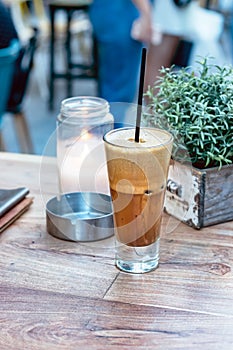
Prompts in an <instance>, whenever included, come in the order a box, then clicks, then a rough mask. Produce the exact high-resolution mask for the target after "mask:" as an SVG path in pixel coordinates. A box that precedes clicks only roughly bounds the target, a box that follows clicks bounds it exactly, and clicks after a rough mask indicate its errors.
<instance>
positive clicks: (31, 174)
mask: <svg viewBox="0 0 233 350" xmlns="http://www.w3.org/2000/svg"><path fill="white" fill-rule="evenodd" d="M0 164H1V172H0V188H15V187H20V186H27V187H28V188H29V189H30V195H31V196H33V197H34V201H33V204H32V205H31V206H30V208H29V209H28V211H27V212H25V213H24V214H23V215H22V216H21V217H20V218H19V219H18V220H17V221H15V222H14V223H13V224H12V225H11V226H9V227H8V228H7V229H6V230H5V231H3V232H2V234H1V235H0V350H41V349H46V350H60V349H61V350H76V349H82V350H83V349H84V350H92V349H98V350H105V349H111V350H125V349H140V350H148V349H149V350H154V349H159V350H160V349H161V350H167V349H168V350H169V349H184V350H186V349H195V350H196V349H202V350H203V349H204V350H206V349H207V350H208V349H211V350H214V349H216V350H217V349H218V350H219V349H221V350H222V349H224V350H225V349H226V350H228V349H229V350H231V349H232V348H233V273H232V270H233V222H227V223H224V224H220V225H216V226H210V227H208V228H204V229H201V230H200V231H197V230H195V229H193V228H191V227H188V226H186V225H184V224H182V223H179V222H178V221H176V220H175V219H174V218H171V217H170V216H168V215H166V214H165V215H164V218H163V233H162V238H161V259H160V265H159V268H158V269H157V270H155V271H154V272H151V273H148V274H143V275H131V274H126V273H123V272H120V271H119V270H118V269H116V267H115V266H114V238H110V239H107V240H103V241H99V242H95V243H94V242H93V243H92V242H90V243H77V242H75V243H73V242H68V241H62V240H59V239H56V238H54V237H52V236H50V235H49V234H48V233H47V232H46V222H45V205H46V201H47V199H49V198H51V196H53V195H55V194H56V190H57V183H56V162H55V160H54V159H53V158H41V157H39V156H31V155H20V154H10V153H0Z"/></svg>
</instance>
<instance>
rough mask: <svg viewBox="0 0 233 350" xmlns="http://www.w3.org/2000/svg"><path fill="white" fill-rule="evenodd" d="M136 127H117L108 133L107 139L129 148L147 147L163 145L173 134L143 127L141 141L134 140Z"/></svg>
mask: <svg viewBox="0 0 233 350" xmlns="http://www.w3.org/2000/svg"><path fill="white" fill-rule="evenodd" d="M134 133H135V129H134V128H132V129H122V130H121V129H117V132H110V133H109V134H108V135H106V141H107V142H109V143H112V144H114V145H115V146H121V147H127V148H135V147H139V148H147V147H159V146H163V145H165V144H167V143H169V141H170V140H171V135H170V134H169V133H167V132H166V131H163V130H159V129H147V128H141V130H140V139H139V142H135V141H134Z"/></svg>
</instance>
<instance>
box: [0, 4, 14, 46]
mask: <svg viewBox="0 0 233 350" xmlns="http://www.w3.org/2000/svg"><path fill="white" fill-rule="evenodd" d="M13 39H18V34H17V32H16V29H15V26H14V23H13V20H12V18H11V13H10V10H9V9H8V7H7V6H6V5H5V4H4V3H3V2H2V1H1V0H0V48H1V49H3V48H5V47H8V46H9V45H10V42H11V41H12V40H13Z"/></svg>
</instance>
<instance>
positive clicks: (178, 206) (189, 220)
mask: <svg viewBox="0 0 233 350" xmlns="http://www.w3.org/2000/svg"><path fill="white" fill-rule="evenodd" d="M165 211H166V212H167V213H169V214H171V215H173V216H174V217H176V218H177V219H179V220H181V221H182V222H184V223H186V224H188V225H189V226H192V227H194V228H196V229H200V228H201V227H204V226H210V225H213V224H217V223H220V222H225V221H229V220H233V164H231V165H229V166H228V165H225V166H223V167H222V168H221V169H220V170H219V169H218V168H210V169H205V170H200V169H197V168H194V167H189V166H187V165H184V164H181V163H179V162H173V163H172V164H171V165H170V168H169V174H168V183H167V191H166V198H165Z"/></svg>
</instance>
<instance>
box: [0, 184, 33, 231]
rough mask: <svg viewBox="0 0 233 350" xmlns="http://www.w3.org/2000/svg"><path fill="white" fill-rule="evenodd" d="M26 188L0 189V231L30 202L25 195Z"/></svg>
mask: <svg viewBox="0 0 233 350" xmlns="http://www.w3.org/2000/svg"><path fill="white" fill-rule="evenodd" d="M28 193H29V190H28V188H26V187H20V188H15V189H10V190H6V189H0V233H1V232H2V231H3V230H5V229H6V228H7V227H8V226H9V225H10V224H12V223H13V222H14V221H15V220H16V219H18V217H19V216H21V215H22V214H23V213H24V212H25V211H26V210H27V209H28V208H29V206H30V205H31V204H32V201H33V198H29V197H26V196H27V194H28Z"/></svg>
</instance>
